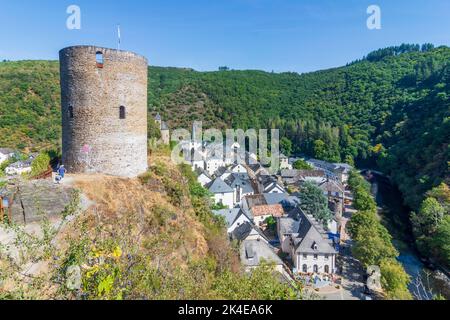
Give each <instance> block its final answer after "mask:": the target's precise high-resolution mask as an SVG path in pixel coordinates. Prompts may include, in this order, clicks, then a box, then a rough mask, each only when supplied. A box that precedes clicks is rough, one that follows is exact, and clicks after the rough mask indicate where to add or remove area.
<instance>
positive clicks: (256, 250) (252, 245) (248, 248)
mask: <svg viewBox="0 0 450 320" xmlns="http://www.w3.org/2000/svg"><path fill="white" fill-rule="evenodd" d="M262 260H264V261H265V262H269V263H275V264H276V265H282V264H283V262H282V261H281V259H280V257H278V256H277V254H276V253H275V251H274V249H273V247H271V246H270V245H269V244H268V243H267V242H265V241H258V240H246V241H244V242H243V243H242V245H241V262H242V264H244V265H245V266H248V267H256V266H258V265H260V263H261V262H262Z"/></svg>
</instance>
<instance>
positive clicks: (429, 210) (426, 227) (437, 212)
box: [411, 198, 445, 236]
mask: <svg viewBox="0 0 450 320" xmlns="http://www.w3.org/2000/svg"><path fill="white" fill-rule="evenodd" d="M444 214H445V209H444V207H442V205H441V204H440V203H439V202H438V201H437V200H436V199H435V198H426V199H425V200H424V201H423V203H422V205H421V206H420V209H419V213H418V214H415V213H413V215H412V218H411V219H412V223H413V225H414V229H415V231H416V234H419V235H425V236H429V235H432V234H434V233H435V232H436V230H437V228H438V227H439V225H440V223H441V221H442V219H443V217H444Z"/></svg>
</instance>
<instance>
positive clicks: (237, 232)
mask: <svg viewBox="0 0 450 320" xmlns="http://www.w3.org/2000/svg"><path fill="white" fill-rule="evenodd" d="M250 234H254V235H258V234H259V233H258V231H257V230H255V228H254V227H253V225H252V224H251V223H250V222H246V223H243V224H241V225H240V226H239V227H237V228H236V229H234V230H233V232H232V233H231V237H232V238H233V239H234V240H238V241H244V240H245V239H247V237H248V236H249V235H250Z"/></svg>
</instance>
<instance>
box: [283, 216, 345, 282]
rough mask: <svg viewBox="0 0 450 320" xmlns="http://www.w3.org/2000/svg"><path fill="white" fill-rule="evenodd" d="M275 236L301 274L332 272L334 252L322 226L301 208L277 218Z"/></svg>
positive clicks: (334, 270)
mask: <svg viewBox="0 0 450 320" xmlns="http://www.w3.org/2000/svg"><path fill="white" fill-rule="evenodd" d="M277 232H278V237H279V239H280V242H281V248H282V250H283V252H285V253H287V254H288V255H289V256H290V258H291V259H292V262H293V264H294V271H295V272H296V273H301V274H327V275H329V274H333V273H335V272H336V256H337V253H338V252H337V251H336V250H335V248H334V245H333V241H332V240H330V239H329V238H328V235H327V234H326V233H325V232H324V230H323V228H322V227H321V226H320V225H319V224H318V223H317V222H316V221H315V220H314V219H313V218H312V217H311V216H308V215H306V214H305V213H304V212H303V211H302V210H301V209H299V208H295V209H294V210H292V211H291V212H290V213H289V215H288V216H287V217H281V218H279V219H278V224H277Z"/></svg>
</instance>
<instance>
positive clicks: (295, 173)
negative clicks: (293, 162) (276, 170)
mask: <svg viewBox="0 0 450 320" xmlns="http://www.w3.org/2000/svg"><path fill="white" fill-rule="evenodd" d="M298 175H299V170H296V169H292V170H287V169H285V170H281V177H283V178H294V177H297V176H298Z"/></svg>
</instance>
